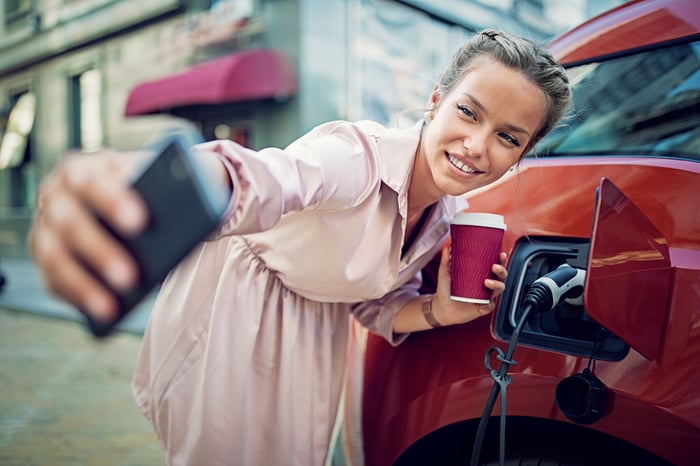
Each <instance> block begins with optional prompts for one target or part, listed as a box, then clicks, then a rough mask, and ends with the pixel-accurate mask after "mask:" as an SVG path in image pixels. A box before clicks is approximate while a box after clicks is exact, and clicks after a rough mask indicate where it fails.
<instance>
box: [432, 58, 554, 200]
mask: <svg viewBox="0 0 700 466" xmlns="http://www.w3.org/2000/svg"><path fill="white" fill-rule="evenodd" d="M431 104H432V105H431V108H434V109H435V111H434V112H433V114H432V115H433V117H432V121H430V123H429V124H428V125H427V127H426V129H425V132H424V134H423V139H422V142H421V144H422V151H423V152H424V154H425V157H426V160H427V165H428V170H429V172H430V174H431V176H432V179H433V182H434V184H435V188H437V189H438V190H439V191H441V192H442V193H445V194H451V195H453V196H459V195H462V194H464V193H466V192H468V191H471V190H473V189H476V188H479V187H482V186H485V185H487V184H489V183H492V182H494V181H496V180H497V179H499V178H500V177H501V176H503V174H505V173H506V172H507V171H508V169H509V168H510V167H512V166H513V165H515V164H516V163H517V162H518V160H520V157H521V155H522V153H523V151H524V150H525V148H526V147H527V145H528V143H529V141H530V139H531V138H532V137H533V135H534V134H535V132H536V131H537V130H538V129H539V127H540V125H541V123H542V121H543V119H544V115H545V98H544V94H543V92H542V91H541V90H540V89H539V88H538V87H537V86H536V85H535V84H533V83H532V82H530V80H528V79H527V78H526V77H525V76H524V75H523V74H521V73H520V72H518V71H515V70H512V69H510V68H508V67H506V66H504V65H502V64H501V63H499V62H498V61H496V60H494V59H491V58H489V57H478V58H477V59H476V60H475V61H474V62H473V63H472V66H471V70H470V71H469V72H467V74H465V75H464V77H463V78H462V80H461V82H460V83H459V84H458V85H457V86H456V87H455V88H454V89H453V90H452V92H450V93H449V94H447V95H444V96H439V95H438V92H437V90H436V91H434V92H433V95H432V96H431Z"/></svg>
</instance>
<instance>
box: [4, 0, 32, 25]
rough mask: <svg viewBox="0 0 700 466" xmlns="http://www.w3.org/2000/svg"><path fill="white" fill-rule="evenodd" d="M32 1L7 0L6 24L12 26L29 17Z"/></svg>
mask: <svg viewBox="0 0 700 466" xmlns="http://www.w3.org/2000/svg"><path fill="white" fill-rule="evenodd" d="M31 9H32V0H5V24H12V23H14V22H16V21H18V20H20V19H23V18H25V17H26V16H27V15H29V13H30V11H31Z"/></svg>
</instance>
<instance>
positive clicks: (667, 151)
mask: <svg viewBox="0 0 700 466" xmlns="http://www.w3.org/2000/svg"><path fill="white" fill-rule="evenodd" d="M567 72H568V73H569V77H570V80H571V83H572V85H573V88H574V103H573V107H572V110H573V112H572V113H571V115H570V117H569V119H567V120H566V121H565V122H564V124H563V125H561V126H560V127H559V128H557V129H555V130H554V131H552V132H551V133H550V134H549V135H548V136H547V137H546V138H544V139H543V140H542V141H540V143H539V144H537V146H536V148H535V150H534V151H533V152H532V153H531V154H530V156H536V157H543V156H550V157H551V156H560V155H596V156H604V155H633V156H655V157H658V156H662V157H673V158H684V159H692V160H695V161H700V41H695V42H691V43H683V44H678V43H675V44H673V45H672V46H669V47H666V48H661V49H655V50H651V51H649V50H648V51H645V52H641V53H637V54H634V55H627V56H623V57H617V58H613V59H609V60H605V61H600V62H594V63H587V64H583V65H579V66H575V67H571V68H569V69H568V70H567Z"/></svg>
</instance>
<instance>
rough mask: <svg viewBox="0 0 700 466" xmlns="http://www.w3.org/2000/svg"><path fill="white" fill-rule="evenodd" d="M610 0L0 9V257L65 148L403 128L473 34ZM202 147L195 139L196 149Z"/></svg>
mask: <svg viewBox="0 0 700 466" xmlns="http://www.w3.org/2000/svg"><path fill="white" fill-rule="evenodd" d="M619 3H622V1H615V0H608V1H606V0H571V1H568V2H557V1H556V0H490V1H488V0H481V1H479V0H218V1H216V0H147V1H143V0H1V1H0V5H1V6H2V7H1V8H0V136H2V142H1V143H0V257H3V256H13V257H23V256H26V255H27V252H26V245H25V242H26V239H25V238H26V234H27V231H28V226H29V220H30V216H31V213H32V210H33V206H34V203H35V195H36V189H37V186H38V184H39V182H40V180H41V178H42V177H43V175H45V174H46V173H47V172H48V171H49V170H51V168H53V167H54V166H55V164H56V163H58V162H59V161H60V159H61V158H62V157H63V156H64V154H65V153H66V151H69V150H76V151H80V152H84V153H85V154H84V155H82V156H85V157H89V156H90V155H89V154H90V153H91V152H94V151H97V150H99V149H101V148H104V147H112V148H116V149H131V148H138V147H143V146H147V145H148V144H151V143H153V142H154V141H156V140H157V139H158V138H159V137H161V136H162V135H163V134H166V133H168V132H171V131H174V130H177V131H181V132H184V133H185V134H187V135H188V136H189V137H191V139H192V140H193V141H196V140H197V139H198V138H200V137H204V138H205V139H211V138H231V139H234V140H236V141H238V142H240V143H242V144H245V145H247V146H250V147H253V148H261V147H264V146H269V145H274V146H284V145H286V144H287V143H289V142H291V141H292V140H293V139H294V138H296V137H297V136H299V135H300V134H302V133H303V132H304V131H307V130H309V129H310V128H312V127H313V126H315V125H316V124H318V123H320V122H322V121H326V120H330V119H351V120H354V119H362V118H371V119H375V120H378V121H380V122H383V123H386V124H399V125H400V124H405V123H403V121H404V119H405V121H407V122H408V121H414V120H415V118H416V116H417V115H418V116H419V115H421V114H422V112H423V110H424V108H423V107H424V106H425V102H426V101H427V98H428V95H429V92H430V91H431V89H432V87H433V85H434V83H435V81H436V79H437V78H438V75H439V72H440V71H441V70H442V68H443V67H444V66H445V65H446V64H447V62H448V59H449V58H450V56H451V54H452V53H453V52H454V51H455V50H456V47H457V46H458V45H459V44H460V43H461V42H463V41H464V39H465V37H467V36H468V35H470V33H472V32H473V31H476V30H479V29H481V28H484V27H494V28H500V29H505V30H508V31H511V32H516V33H519V34H523V35H525V36H527V37H530V38H532V39H535V40H537V41H540V42H546V41H547V40H548V39H550V38H552V37H553V36H554V35H556V34H559V33H561V32H563V31H565V30H567V29H569V28H570V27H572V26H574V25H575V24H577V23H579V22H581V21H583V20H585V19H586V18H588V17H591V16H592V15H594V14H597V13H599V12H600V11H602V10H604V9H608V8H610V7H611V6H613V5H616V4H619ZM200 134H201V136H200Z"/></svg>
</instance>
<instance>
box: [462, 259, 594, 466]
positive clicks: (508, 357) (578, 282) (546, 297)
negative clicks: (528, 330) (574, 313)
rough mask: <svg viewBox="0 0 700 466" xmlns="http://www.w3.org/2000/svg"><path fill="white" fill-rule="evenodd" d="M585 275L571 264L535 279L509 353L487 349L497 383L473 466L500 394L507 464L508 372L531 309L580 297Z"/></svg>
mask: <svg viewBox="0 0 700 466" xmlns="http://www.w3.org/2000/svg"><path fill="white" fill-rule="evenodd" d="M585 275H586V272H585V271H584V270H582V269H577V268H574V267H572V266H570V265H568V264H562V265H561V266H559V267H557V268H556V269H554V270H553V271H551V272H549V273H548V274H546V275H543V276H542V277H540V278H538V279H537V280H535V282H534V283H533V284H532V286H530V289H529V290H528V292H527V294H526V295H525V299H524V306H525V307H524V309H523V313H522V315H521V316H520V319H519V320H518V322H517V324H516V326H515V329H514V330H513V334H512V335H511V337H510V342H509V343H508V348H507V350H506V352H505V353H504V352H503V350H502V349H501V348H499V347H497V346H493V347H491V348H489V349H488V350H487V351H486V355H485V356H484V365H485V366H486V369H487V370H488V371H489V373H490V374H491V377H493V379H494V384H493V387H492V388H491V393H490V394H489V397H488V400H487V401H486V405H485V406H484V411H483V413H482V414H481V419H480V420H479V427H478V429H477V431H476V437H475V439H474V447H473V448H472V457H471V466H477V465H478V463H479V458H480V456H481V447H482V445H483V443H484V436H485V434H486V426H487V424H488V420H489V418H490V417H491V412H493V407H494V406H495V404H496V398H497V397H498V395H499V394H500V395H501V414H500V431H499V447H498V459H499V464H500V466H504V464H505V450H506V392H507V390H506V389H507V387H508V384H509V383H510V380H511V378H510V376H509V375H508V369H509V368H510V366H512V365H515V364H517V362H516V361H514V360H513V359H512V358H513V352H514V351H515V347H516V345H517V344H518V338H520V332H521V331H522V329H523V327H524V326H525V323H526V322H527V319H528V317H529V316H530V313H531V312H533V311H535V312H541V311H546V310H550V309H554V308H555V307H556V306H557V305H558V304H559V302H560V301H561V300H564V299H574V298H577V297H580V296H581V295H582V294H583V284H584V281H585ZM493 353H497V354H496V359H497V360H499V361H501V367H500V369H499V370H496V369H494V368H493V367H492V366H491V357H492V355H493Z"/></svg>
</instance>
